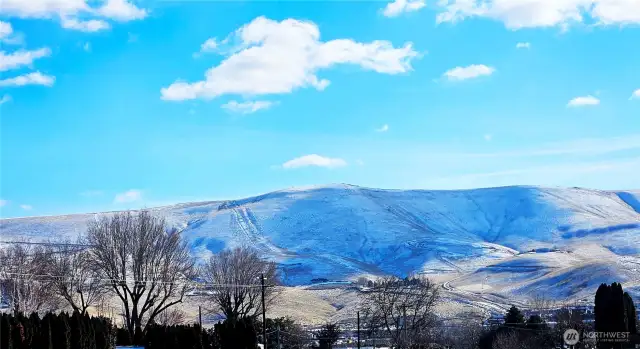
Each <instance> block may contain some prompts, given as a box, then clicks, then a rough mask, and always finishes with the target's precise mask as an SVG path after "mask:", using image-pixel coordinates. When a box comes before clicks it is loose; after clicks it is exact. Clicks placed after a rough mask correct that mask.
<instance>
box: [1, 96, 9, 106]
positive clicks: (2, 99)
mask: <svg viewBox="0 0 640 349" xmlns="http://www.w3.org/2000/svg"><path fill="white" fill-rule="evenodd" d="M7 102H11V96H9V95H4V96H2V98H0V105H2V104H5V103H7Z"/></svg>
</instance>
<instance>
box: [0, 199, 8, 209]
mask: <svg viewBox="0 0 640 349" xmlns="http://www.w3.org/2000/svg"><path fill="white" fill-rule="evenodd" d="M8 204H9V200H4V199H0V207H4V206H7V205H8Z"/></svg>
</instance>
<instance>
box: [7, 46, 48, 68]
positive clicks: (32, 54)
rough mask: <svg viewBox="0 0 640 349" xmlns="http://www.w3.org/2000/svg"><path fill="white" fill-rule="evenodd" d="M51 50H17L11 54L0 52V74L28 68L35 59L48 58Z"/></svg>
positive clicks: (45, 48) (46, 48)
mask: <svg viewBox="0 0 640 349" xmlns="http://www.w3.org/2000/svg"><path fill="white" fill-rule="evenodd" d="M50 55H51V49H49V48H48V47H43V48H40V49H37V50H30V51H29V50H18V51H14V52H11V53H8V54H7V53H5V52H4V51H0V72H3V71H7V70H12V69H18V68H22V67H30V66H32V65H33V62H34V61H35V60H36V59H40V58H44V57H48V56H50Z"/></svg>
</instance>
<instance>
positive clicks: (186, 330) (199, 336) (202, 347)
mask: <svg viewBox="0 0 640 349" xmlns="http://www.w3.org/2000/svg"><path fill="white" fill-rule="evenodd" d="M209 337H210V334H209V333H207V332H206V331H204V330H202V329H201V328H200V326H199V325H176V326H161V325H150V326H148V327H147V333H146V337H145V339H144V345H145V348H146V349H174V348H176V349H177V348H180V349H210V348H211V339H210V338H209Z"/></svg>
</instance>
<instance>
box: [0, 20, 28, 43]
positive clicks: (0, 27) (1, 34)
mask: <svg viewBox="0 0 640 349" xmlns="http://www.w3.org/2000/svg"><path fill="white" fill-rule="evenodd" d="M0 42H2V43H4V44H10V45H19V44H22V43H23V38H22V35H21V34H19V33H15V32H14V31H13V26H11V23H9V22H3V21H0Z"/></svg>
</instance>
